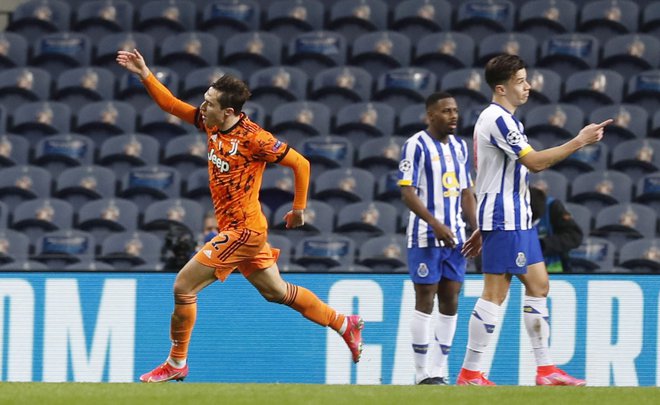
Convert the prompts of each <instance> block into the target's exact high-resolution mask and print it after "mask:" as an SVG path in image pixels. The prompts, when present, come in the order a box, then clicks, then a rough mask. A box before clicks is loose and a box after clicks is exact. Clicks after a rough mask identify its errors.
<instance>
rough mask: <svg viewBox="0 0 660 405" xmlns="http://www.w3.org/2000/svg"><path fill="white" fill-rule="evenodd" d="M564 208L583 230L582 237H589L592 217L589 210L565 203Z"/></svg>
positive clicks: (578, 205)
mask: <svg viewBox="0 0 660 405" xmlns="http://www.w3.org/2000/svg"><path fill="white" fill-rule="evenodd" d="M564 208H566V210H567V211H568V212H570V213H571V215H572V216H573V220H575V222H576V223H577V224H578V226H579V227H580V229H581V230H582V235H589V233H591V221H592V219H593V218H592V215H591V211H590V210H589V208H587V207H585V206H583V205H580V204H573V203H570V202H567V203H564Z"/></svg>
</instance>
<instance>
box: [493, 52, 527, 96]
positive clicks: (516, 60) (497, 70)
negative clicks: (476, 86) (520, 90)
mask: <svg viewBox="0 0 660 405" xmlns="http://www.w3.org/2000/svg"><path fill="white" fill-rule="evenodd" d="M524 68H525V62H523V60H522V59H520V57H518V56H517V55H508V54H504V55H498V56H496V57H494V58H492V59H491V60H489V61H488V63H486V72H485V76H486V83H488V85H489V86H490V88H491V89H493V90H494V89H495V86H497V85H498V84H504V83H506V82H508V81H509V80H510V79H511V78H512V77H513V76H514V75H515V74H516V72H518V71H519V70H520V69H524Z"/></svg>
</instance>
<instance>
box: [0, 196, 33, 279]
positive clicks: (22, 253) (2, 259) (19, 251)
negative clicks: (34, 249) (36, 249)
mask: <svg viewBox="0 0 660 405" xmlns="http://www.w3.org/2000/svg"><path fill="white" fill-rule="evenodd" d="M3 205H4V204H3ZM4 208H6V207H4ZM3 210H4V209H3ZM5 224H6V223H5ZM29 253H30V240H29V239H28V237H27V236H25V234H24V233H22V232H17V231H13V230H11V229H6V227H2V228H0V265H2V266H4V265H6V264H7V263H16V262H19V261H21V260H27V259H28V255H29Z"/></svg>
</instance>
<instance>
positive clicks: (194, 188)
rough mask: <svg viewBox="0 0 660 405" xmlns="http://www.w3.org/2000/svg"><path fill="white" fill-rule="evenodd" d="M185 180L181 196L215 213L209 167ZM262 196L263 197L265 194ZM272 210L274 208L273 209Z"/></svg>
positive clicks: (200, 169)
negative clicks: (184, 187) (183, 191)
mask: <svg viewBox="0 0 660 405" xmlns="http://www.w3.org/2000/svg"><path fill="white" fill-rule="evenodd" d="M289 171H290V170H289ZM266 172H268V171H266ZM185 180H186V182H185V184H186V189H185V193H183V194H182V195H181V196H182V197H186V198H189V199H191V200H194V201H197V202H198V203H199V204H201V205H202V207H203V208H204V212H208V211H213V209H214V208H213V204H212V201H211V190H210V189H209V169H208V168H207V167H204V168H199V169H197V170H195V171H194V172H192V173H190V175H189V176H188V178H187V179H185ZM262 193H263V191H262ZM261 195H262V196H263V194H261ZM271 209H274V208H272V207H271Z"/></svg>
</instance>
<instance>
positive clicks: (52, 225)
mask: <svg viewBox="0 0 660 405" xmlns="http://www.w3.org/2000/svg"><path fill="white" fill-rule="evenodd" d="M72 226H73V207H72V206H71V204H69V203H68V202H66V201H64V200H60V199H57V198H36V199H34V200H29V201H25V202H23V203H21V204H19V205H17V206H16V207H15V208H14V212H13V220H12V225H11V227H12V228H13V229H14V230H16V231H20V232H23V234H25V236H27V237H28V239H29V240H31V241H35V240H36V239H37V238H39V237H40V236H42V235H43V234H44V233H46V232H49V231H55V230H58V229H69V228H71V227H72Z"/></svg>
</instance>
